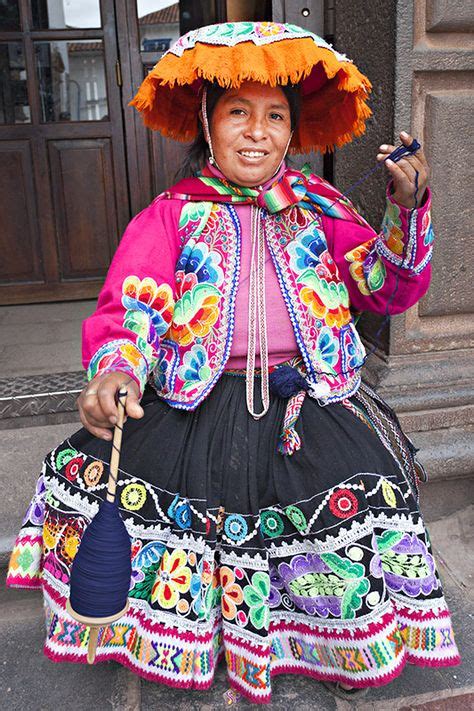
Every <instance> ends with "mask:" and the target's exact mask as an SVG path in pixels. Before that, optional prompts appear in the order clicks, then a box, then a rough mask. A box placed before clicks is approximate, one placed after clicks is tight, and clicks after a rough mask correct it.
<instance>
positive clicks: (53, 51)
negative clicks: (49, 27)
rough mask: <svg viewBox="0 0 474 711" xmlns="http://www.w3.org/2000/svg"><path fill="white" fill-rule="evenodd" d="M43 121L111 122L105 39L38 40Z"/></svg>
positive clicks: (37, 59)
mask: <svg viewBox="0 0 474 711" xmlns="http://www.w3.org/2000/svg"><path fill="white" fill-rule="evenodd" d="M35 56H36V69H37V74H38V81H39V91H40V104H41V120H42V121H44V122H51V121H104V120H105V121H107V120H108V118H109V116H108V113H109V109H108V103H107V91H106V84H105V68H104V48H103V42H102V40H72V41H70V42H67V41H50V42H35Z"/></svg>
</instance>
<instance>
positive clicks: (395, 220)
mask: <svg viewBox="0 0 474 711" xmlns="http://www.w3.org/2000/svg"><path fill="white" fill-rule="evenodd" d="M400 209H401V208H400V206H399V205H397V203H395V202H392V201H391V200H387V206H386V210H385V214H384V218H383V221H382V230H381V231H382V235H383V239H384V240H385V243H386V245H387V247H388V249H390V250H391V251H392V252H394V254H397V255H399V256H400V255H401V254H402V253H403V247H404V232H403V229H402V221H401V218H400Z"/></svg>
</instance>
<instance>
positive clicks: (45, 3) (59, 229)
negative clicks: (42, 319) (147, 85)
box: [0, 0, 130, 304]
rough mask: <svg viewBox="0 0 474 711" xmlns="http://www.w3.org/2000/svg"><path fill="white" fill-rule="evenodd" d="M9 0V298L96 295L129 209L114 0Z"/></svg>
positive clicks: (5, 216) (3, 218) (3, 48)
mask: <svg viewBox="0 0 474 711" xmlns="http://www.w3.org/2000/svg"><path fill="white" fill-rule="evenodd" d="M87 7H88V12H85V11H84V6H83V5H82V6H81V2H80V0H68V1H67V2H66V0H55V1H54V2H51V0H6V1H5V2H3V3H2V4H1V6H0V225H1V230H0V248H1V254H2V259H1V260H0V303H3V304H14V303H28V302H34V301H53V300H63V299H78V298H88V297H95V296H96V295H97V293H98V290H99V288H100V285H101V284H102V282H103V277H104V275H105V273H106V271H107V268H108V265H109V263H110V259H111V257H112V254H113V252H114V251H115V248H116V246H117V244H118V240H119V237H120V235H121V233H122V231H123V230H124V228H125V226H126V224H127V222H128V220H129V219H130V205H129V197H128V188H127V172H126V163H125V140H124V127H123V115H122V106H121V96H120V84H121V81H120V73H119V67H120V65H119V64H118V51H117V35H116V19H115V7H114V2H113V0H92V2H89V3H88V6H87Z"/></svg>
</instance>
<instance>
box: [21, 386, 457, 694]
mask: <svg viewBox="0 0 474 711" xmlns="http://www.w3.org/2000/svg"><path fill="white" fill-rule="evenodd" d="M259 386H260V382H259V378H258V377H257V378H256V381H255V388H256V398H258V392H259V390H258V389H259ZM143 405H144V409H145V416H144V418H143V419H142V420H140V421H135V420H128V422H127V423H126V425H125V431H124V440H123V447H122V458H121V466H120V480H119V484H118V500H119V506H120V509H121V513H122V515H123V519H124V521H125V524H126V527H127V530H128V532H129V534H130V537H131V539H132V566H133V575H132V579H131V582H130V593H129V598H130V605H129V609H128V611H127V613H126V614H125V615H124V616H123V617H122V618H121V619H120V620H119V621H118V622H116V623H115V624H112V625H110V626H108V627H105V628H103V629H102V632H101V636H100V637H99V643H98V649H97V657H96V660H97V662H100V661H105V660H112V659H113V660H116V661H118V662H120V663H122V664H124V665H126V666H127V667H129V668H130V669H132V670H133V671H134V672H136V673H137V674H140V675H141V676H143V677H144V678H146V679H149V680H151V681H156V682H163V683H166V684H169V685H171V686H176V687H182V688H201V689H206V688H208V687H209V686H210V685H211V684H212V680H213V676H214V671H215V667H216V664H217V663H218V661H219V659H220V658H221V656H222V655H224V656H225V659H226V662H227V668H228V674H229V679H230V683H231V684H232V686H234V687H235V688H236V689H237V690H238V691H240V692H241V693H243V694H244V695H246V696H247V697H249V698H250V699H251V700H252V701H254V702H269V701H270V698H271V678H272V677H273V676H275V675H277V674H282V673H283V674H284V673H298V674H306V675H309V676H312V677H314V678H315V679H319V680H322V679H325V680H333V681H337V680H338V681H343V682H346V683H348V684H351V685H352V686H354V687H365V686H377V685H380V684H385V683H387V682H389V681H390V680H392V679H393V678H394V677H396V676H397V675H398V674H400V672H401V671H402V669H403V666H404V664H405V663H406V662H411V663H414V664H419V665H428V666H443V665H452V664H457V663H458V662H459V655H458V651H457V648H456V644H455V641H454V637H453V632H452V627H451V621H450V615H449V611H448V608H447V606H446V603H445V600H444V598H443V593H442V589H441V584H440V580H439V577H438V575H437V572H436V569H435V563H434V560H433V556H432V552H431V547H430V542H429V538H428V534H427V532H426V530H425V528H424V525H423V521H422V518H421V515H420V512H419V510H418V506H417V502H416V497H415V496H414V495H413V491H412V489H411V487H410V483H409V481H408V479H407V478H406V477H405V476H404V475H403V472H402V470H401V468H400V466H399V464H398V463H397V462H396V460H395V459H394V457H393V456H392V455H391V454H390V453H389V451H387V449H386V447H385V446H383V445H382V444H381V442H380V440H379V438H378V436H377V434H376V433H375V432H374V431H373V430H372V429H371V428H369V427H368V426H367V425H366V424H365V423H364V422H363V421H361V419H360V418H358V417H357V416H356V415H355V414H354V412H351V411H350V409H348V408H347V407H345V406H344V405H342V404H340V403H338V404H334V405H328V406H326V407H320V406H319V405H318V403H317V402H316V401H315V400H313V399H311V398H309V397H307V398H306V399H305V401H304V403H303V407H302V410H301V414H300V417H299V420H298V423H297V430H298V434H299V435H300V437H301V440H302V444H303V446H302V448H301V449H300V450H298V451H296V452H295V453H294V454H293V455H292V456H282V455H281V454H280V453H279V452H278V451H277V443H278V436H279V433H280V426H281V422H282V418H283V415H284V411H285V407H286V400H284V399H281V398H279V397H277V396H275V395H272V396H271V403H270V409H269V412H268V414H267V415H266V416H265V417H264V418H262V419H261V420H254V419H253V418H252V417H251V416H250V415H249V414H248V412H247V409H246V398H245V379H244V378H243V377H239V376H236V375H230V374H225V375H223V376H222V377H221V379H220V380H219V382H218V383H217V384H216V386H215V388H214V389H213V391H212V392H211V393H210V395H209V396H208V397H207V398H206V400H204V401H203V402H202V403H201V405H199V407H198V408H197V409H196V410H195V411H194V412H187V411H183V410H179V409H175V408H171V407H170V406H169V405H167V404H166V403H164V402H163V401H162V400H160V399H159V398H157V397H156V395H155V394H154V393H153V392H151V391H147V392H146V394H145V396H144V399H143ZM110 449H111V445H110V443H107V442H105V441H102V440H99V439H96V438H94V437H93V436H92V435H90V434H89V433H88V432H87V431H86V430H84V429H81V430H79V431H78V432H76V434H74V435H73V436H72V437H71V438H70V439H69V440H67V441H65V442H63V443H62V444H61V445H60V446H59V447H58V448H57V449H55V450H54V451H53V452H51V453H50V454H49V455H48V456H47V457H46V460H45V462H44V466H43V471H42V474H41V476H40V478H39V480H38V484H37V488H36V493H35V495H34V497H33V501H32V503H31V505H30V507H29V509H28V511H27V513H26V516H25V521H24V524H23V527H22V529H21V531H20V533H19V536H18V539H17V542H16V545H15V548H14V551H13V554H12V557H11V561H10V568H9V575H8V580H7V582H8V584H9V585H11V586H18V587H38V588H42V589H43V593H44V598H45V607H46V614H47V638H46V642H45V653H46V655H47V656H48V657H50V658H51V659H53V660H55V661H70V662H85V661H86V654H87V643H88V634H89V632H88V628H86V627H84V626H83V625H81V624H79V623H77V622H75V621H74V620H73V619H72V618H71V617H70V616H69V615H68V614H67V612H66V600H67V598H68V595H69V588H68V582H69V574H70V568H71V564H72V561H73V559H74V556H75V554H76V551H77V549H78V546H79V544H80V541H81V536H82V534H83V531H84V529H85V528H86V526H87V525H88V523H89V521H90V520H91V519H92V518H93V516H94V515H95V513H96V512H97V510H98V506H99V503H100V501H101V499H103V498H104V497H105V488H106V479H107V470H108V465H107V462H108V461H109V458H110Z"/></svg>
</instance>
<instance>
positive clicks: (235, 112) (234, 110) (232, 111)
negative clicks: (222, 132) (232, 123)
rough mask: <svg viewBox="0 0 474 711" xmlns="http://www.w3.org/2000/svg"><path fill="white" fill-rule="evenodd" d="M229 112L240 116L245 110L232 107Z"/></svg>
mask: <svg viewBox="0 0 474 711" xmlns="http://www.w3.org/2000/svg"><path fill="white" fill-rule="evenodd" d="M230 113H231V114H235V115H236V116H241V115H242V114H244V113H245V111H244V110H243V109H232V110H231V112H230Z"/></svg>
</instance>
